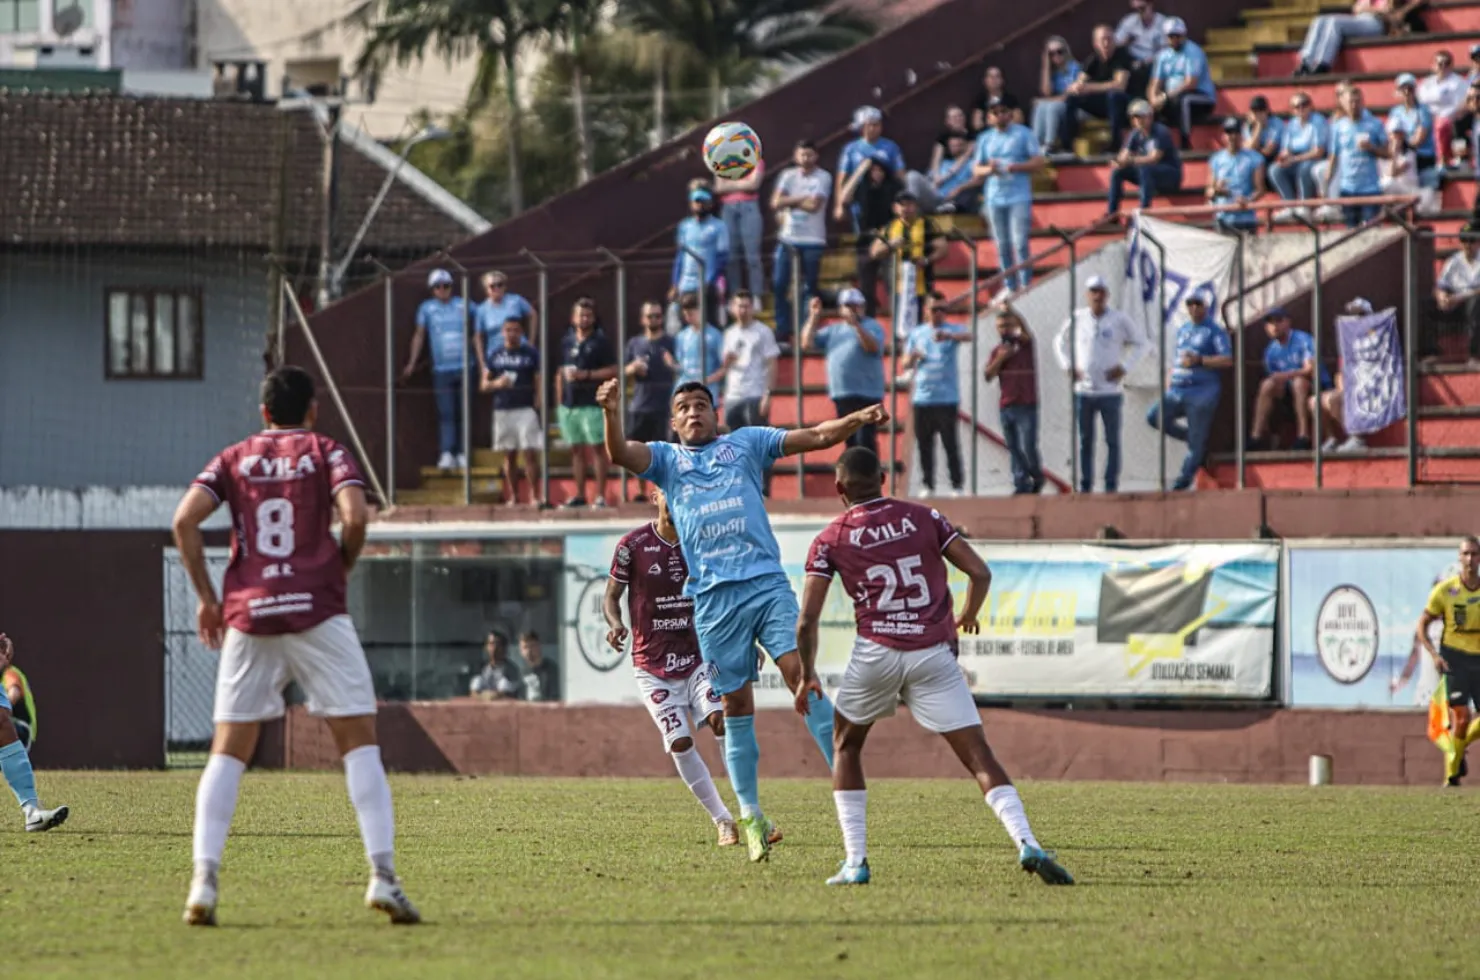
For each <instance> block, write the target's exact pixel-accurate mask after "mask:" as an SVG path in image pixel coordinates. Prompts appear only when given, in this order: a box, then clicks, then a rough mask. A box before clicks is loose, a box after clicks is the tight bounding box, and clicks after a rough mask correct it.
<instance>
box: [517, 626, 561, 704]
mask: <svg viewBox="0 0 1480 980" xmlns="http://www.w3.org/2000/svg"><path fill="white" fill-rule="evenodd" d="M519 655H520V656H521V657H523V658H524V663H525V664H526V665H527V666H526V668H525V671H524V700H526V701H559V700H560V668H559V667H557V666H556V664H555V661H553V660H549V659H546V657H545V648H544V647H542V646H540V635H539V634H538V633H536V632H535V631H534V630H528V631H526V632H525V633H524V635H523V636H521V637H519Z"/></svg>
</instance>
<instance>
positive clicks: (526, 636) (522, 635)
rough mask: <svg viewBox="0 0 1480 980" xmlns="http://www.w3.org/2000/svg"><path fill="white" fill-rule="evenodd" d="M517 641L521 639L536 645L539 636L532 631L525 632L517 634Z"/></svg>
mask: <svg viewBox="0 0 1480 980" xmlns="http://www.w3.org/2000/svg"><path fill="white" fill-rule="evenodd" d="M519 639H521V640H530V641H533V642H535V643H538V642H540V635H539V634H538V633H536V632H535V631H534V630H525V631H524V632H523V633H520V634H519Z"/></svg>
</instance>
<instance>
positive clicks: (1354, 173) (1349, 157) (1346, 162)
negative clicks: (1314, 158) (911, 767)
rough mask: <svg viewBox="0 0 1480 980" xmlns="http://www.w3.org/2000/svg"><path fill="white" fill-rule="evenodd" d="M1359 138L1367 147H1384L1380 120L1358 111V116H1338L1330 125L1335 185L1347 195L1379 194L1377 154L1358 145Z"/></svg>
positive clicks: (1360, 143) (1384, 134)
mask: <svg viewBox="0 0 1480 980" xmlns="http://www.w3.org/2000/svg"><path fill="white" fill-rule="evenodd" d="M1363 137H1365V138H1366V143H1367V145H1368V146H1387V144H1388V136H1387V130H1386V129H1384V128H1383V126H1382V121H1381V120H1380V119H1378V118H1377V117H1376V116H1374V115H1373V114H1372V113H1370V112H1368V111H1367V110H1366V109H1363V110H1362V118H1360V119H1356V120H1353V119H1348V118H1346V117H1342V118H1341V119H1338V120H1336V124H1335V125H1333V126H1332V127H1331V152H1332V153H1335V154H1336V155H1337V160H1336V187H1337V189H1338V190H1339V191H1341V193H1342V194H1345V195H1348V196H1376V195H1378V194H1381V193H1382V180H1381V175H1380V174H1379V173H1378V169H1377V157H1375V156H1373V155H1372V154H1371V153H1369V152H1367V150H1366V149H1364V148H1363V146H1362V141H1363Z"/></svg>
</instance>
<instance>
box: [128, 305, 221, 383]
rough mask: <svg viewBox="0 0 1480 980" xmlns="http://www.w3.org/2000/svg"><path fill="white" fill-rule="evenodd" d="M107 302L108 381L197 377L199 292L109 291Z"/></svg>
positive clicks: (198, 368)
mask: <svg viewBox="0 0 1480 980" xmlns="http://www.w3.org/2000/svg"><path fill="white" fill-rule="evenodd" d="M105 298H106V302H105V304H104V306H105V309H106V311H107V312H106V314H105V315H106V317H107V323H106V325H105V341H106V348H107V351H106V358H107V361H106V363H105V366H104V373H105V376H106V377H109V378H185V379H198V378H200V377H201V374H202V360H203V357H202V354H203V352H202V337H203V333H202V330H201V309H200V293H199V292H197V291H195V290H193V289H108V290H107V291H106V294H105Z"/></svg>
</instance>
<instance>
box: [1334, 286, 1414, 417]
mask: <svg viewBox="0 0 1480 980" xmlns="http://www.w3.org/2000/svg"><path fill="white" fill-rule="evenodd" d="M1336 333H1337V336H1338V337H1339V339H1340V341H1341V380H1342V387H1343V398H1342V408H1343V409H1344V411H1345V428H1346V431H1347V432H1349V433H1351V434H1352V435H1366V434H1368V433H1369V432H1376V431H1378V430H1379V429H1385V428H1387V427H1388V426H1390V425H1392V424H1393V423H1394V422H1397V421H1398V420H1399V419H1401V418H1403V417H1404V415H1405V414H1406V413H1407V405H1408V402H1407V399H1406V397H1405V396H1404V392H1403V345H1402V343H1401V341H1400V340H1399V337H1398V311H1397V310H1395V309H1388V310H1383V311H1382V312H1381V313H1373V314H1371V315H1370V316H1343V317H1337V318H1336Z"/></svg>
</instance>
